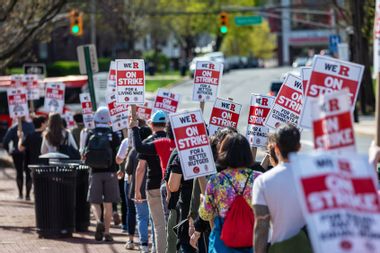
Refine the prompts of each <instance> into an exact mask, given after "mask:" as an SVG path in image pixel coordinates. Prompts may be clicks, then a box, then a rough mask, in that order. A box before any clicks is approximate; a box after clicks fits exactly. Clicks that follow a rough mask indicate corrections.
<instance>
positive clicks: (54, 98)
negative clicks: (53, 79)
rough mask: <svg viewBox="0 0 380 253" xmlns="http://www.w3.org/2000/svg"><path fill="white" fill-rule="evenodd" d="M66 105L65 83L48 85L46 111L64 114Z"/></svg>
mask: <svg viewBox="0 0 380 253" xmlns="http://www.w3.org/2000/svg"><path fill="white" fill-rule="evenodd" d="M64 104H65V85H64V84H63V83H47V84H46V91H45V105H44V107H45V111H46V112H58V113H60V114H63V106H64Z"/></svg>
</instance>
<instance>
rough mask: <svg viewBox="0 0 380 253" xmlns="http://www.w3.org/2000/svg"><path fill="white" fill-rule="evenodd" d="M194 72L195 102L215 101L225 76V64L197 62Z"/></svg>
mask: <svg viewBox="0 0 380 253" xmlns="http://www.w3.org/2000/svg"><path fill="white" fill-rule="evenodd" d="M195 64H196V67H195V72H194V85H193V100H194V101H202V102H203V101H205V102H207V101H215V100H216V98H217V97H218V89H219V86H220V82H221V79H222V75H223V64H221V63H218V62H212V61H197V62H196V63H195Z"/></svg>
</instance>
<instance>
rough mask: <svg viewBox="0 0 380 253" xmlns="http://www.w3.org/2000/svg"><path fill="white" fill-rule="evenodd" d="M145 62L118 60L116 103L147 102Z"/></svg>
mask: <svg viewBox="0 0 380 253" xmlns="http://www.w3.org/2000/svg"><path fill="white" fill-rule="evenodd" d="M144 95H145V65H144V60H131V59H123V60H116V101H117V103H123V104H143V103H144V101H145V98H144Z"/></svg>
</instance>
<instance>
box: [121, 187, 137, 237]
mask: <svg viewBox="0 0 380 253" xmlns="http://www.w3.org/2000/svg"><path fill="white" fill-rule="evenodd" d="M124 191H125V202H126V205H127V208H126V209H127V210H126V223H127V224H126V225H127V230H128V234H129V235H134V234H135V230H136V209H135V202H133V200H131V199H130V198H129V197H128V195H129V184H128V181H125V182H124Z"/></svg>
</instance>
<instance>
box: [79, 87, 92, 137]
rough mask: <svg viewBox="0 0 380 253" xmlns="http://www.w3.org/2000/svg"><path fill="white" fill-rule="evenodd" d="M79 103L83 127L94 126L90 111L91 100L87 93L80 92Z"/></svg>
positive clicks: (89, 127)
mask: <svg viewBox="0 0 380 253" xmlns="http://www.w3.org/2000/svg"><path fill="white" fill-rule="evenodd" d="M79 98H80V103H81V106H82V113H83V123H84V127H85V128H88V129H93V128H95V122H94V112H93V111H92V102H91V97H90V94H89V93H82V94H80V95H79Z"/></svg>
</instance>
